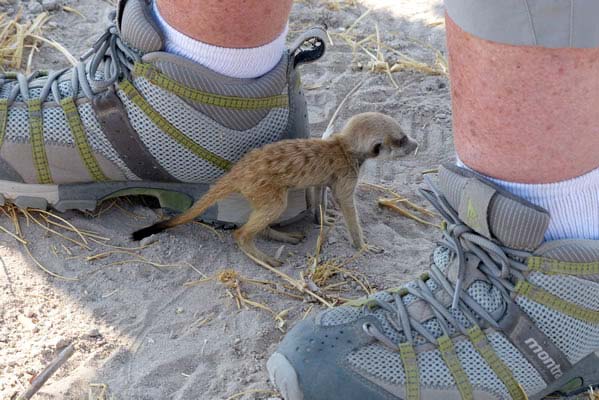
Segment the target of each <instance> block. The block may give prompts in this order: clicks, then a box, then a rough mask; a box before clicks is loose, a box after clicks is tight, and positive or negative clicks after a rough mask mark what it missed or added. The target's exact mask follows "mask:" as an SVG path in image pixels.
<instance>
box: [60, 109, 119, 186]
mask: <svg viewBox="0 0 599 400" xmlns="http://www.w3.org/2000/svg"><path fill="white" fill-rule="evenodd" d="M60 105H61V106H62V110H63V112H64V115H65V116H66V118H67V122H68V124H69V128H70V129H71V133H72V134H73V139H75V145H76V146H77V150H78V151H79V155H80V156H81V160H82V161H83V163H84V164H85V167H86V168H87V170H88V172H89V175H90V176H91V177H92V179H94V180H95V181H98V182H100V181H107V180H108V178H107V177H106V175H104V172H102V168H100V164H98V160H96V157H95V156H94V152H93V150H92V148H91V147H90V145H89V142H88V140H87V135H86V134H85V128H84V127H83V123H82V122H81V117H80V116H79V110H78V109H77V104H75V100H73V98H72V97H65V98H64V99H62V100H61V101H60Z"/></svg>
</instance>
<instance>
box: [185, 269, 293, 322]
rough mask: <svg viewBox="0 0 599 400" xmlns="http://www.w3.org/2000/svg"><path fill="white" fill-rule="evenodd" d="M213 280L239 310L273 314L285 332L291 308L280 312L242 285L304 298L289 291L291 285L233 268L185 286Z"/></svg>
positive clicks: (187, 283)
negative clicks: (246, 290)
mask: <svg viewBox="0 0 599 400" xmlns="http://www.w3.org/2000/svg"><path fill="white" fill-rule="evenodd" d="M211 281H213V282H217V283H219V284H221V285H222V286H223V287H224V288H225V290H226V293H227V295H228V296H229V297H230V298H232V299H233V300H234V301H235V304H236V305H237V308H238V309H239V310H241V309H242V308H246V309H247V308H257V309H259V310H263V311H266V312H268V313H269V314H271V315H272V316H273V318H274V320H275V323H276V327H277V329H279V330H280V331H281V332H284V327H285V325H286V320H285V318H286V317H287V314H288V313H289V310H288V309H287V310H283V311H280V312H275V311H274V310H273V309H272V308H270V307H269V306H267V305H266V304H263V303H260V302H258V301H254V300H252V299H250V298H249V296H248V295H247V294H246V293H245V292H244V291H243V288H242V285H254V286H259V287H260V288H262V289H263V290H267V291H270V292H274V293H277V294H280V295H284V296H288V297H292V298H295V299H299V300H302V297H300V296H297V295H294V294H293V293H289V292H288V291H289V290H292V288H290V287H289V286H287V287H285V286H281V285H279V284H277V283H275V282H271V281H266V280H257V279H251V278H246V277H244V276H242V275H240V274H239V273H238V272H237V271H235V270H233V269H225V270H222V271H221V272H219V273H218V274H216V275H214V276H211V277H207V278H203V279H199V280H196V281H190V282H186V283H185V284H184V286H186V287H191V286H197V285H200V284H203V283H206V282H211Z"/></svg>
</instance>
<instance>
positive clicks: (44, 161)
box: [27, 99, 53, 184]
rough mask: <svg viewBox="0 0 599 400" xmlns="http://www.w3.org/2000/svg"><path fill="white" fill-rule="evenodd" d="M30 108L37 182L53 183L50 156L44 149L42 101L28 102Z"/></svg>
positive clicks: (30, 126)
mask: <svg viewBox="0 0 599 400" xmlns="http://www.w3.org/2000/svg"><path fill="white" fill-rule="evenodd" d="M27 105H28V108H29V134H30V135H31V151H32V152H33V162H34V164H35V169H36V171H37V180H38V183H41V184H50V183H53V181H52V175H51V174H50V165H49V164H48V156H47V155H46V148H45V147H44V129H43V126H42V102H41V100H40V99H31V100H27Z"/></svg>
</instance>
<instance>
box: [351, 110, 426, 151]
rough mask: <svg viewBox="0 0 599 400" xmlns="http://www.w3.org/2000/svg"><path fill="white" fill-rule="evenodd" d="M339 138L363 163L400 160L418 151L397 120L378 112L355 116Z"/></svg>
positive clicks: (416, 144)
mask: <svg viewBox="0 0 599 400" xmlns="http://www.w3.org/2000/svg"><path fill="white" fill-rule="evenodd" d="M339 137H340V138H341V139H342V140H343V142H344V143H345V146H346V148H347V150H348V151H350V152H351V153H353V154H354V155H356V156H358V157H359V158H361V159H363V160H366V159H369V158H378V159H389V158H396V157H401V156H405V155H408V154H411V153H413V152H414V151H415V150H416V148H417V147H418V143H416V141H415V140H414V139H412V138H411V137H409V136H408V135H406V134H405V133H404V131H403V130H402V129H401V127H400V126H399V123H398V122H397V121H396V120H395V119H393V118H391V117H389V116H388V115H385V114H381V113H378V112H366V113H362V114H358V115H355V116H353V117H352V118H351V119H350V120H349V121H348V122H347V124H346V125H345V127H344V128H343V130H342V131H341V132H340V135H339Z"/></svg>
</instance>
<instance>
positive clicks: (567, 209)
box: [457, 159, 599, 240]
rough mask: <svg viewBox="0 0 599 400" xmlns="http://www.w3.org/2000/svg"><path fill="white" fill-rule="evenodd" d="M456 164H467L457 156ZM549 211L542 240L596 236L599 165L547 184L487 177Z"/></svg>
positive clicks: (597, 225)
mask: <svg viewBox="0 0 599 400" xmlns="http://www.w3.org/2000/svg"><path fill="white" fill-rule="evenodd" d="M457 164H458V165H459V166H461V167H465V168H469V167H468V166H467V165H464V163H462V161H461V160H459V159H458V161H457ZM488 179H489V180H491V181H492V182H495V183H496V184H497V185H499V186H500V187H502V188H503V189H505V190H507V191H508V192H510V193H513V194H514V195H516V196H518V197H522V198H523V199H526V200H528V201H530V202H531V203H533V204H536V205H538V206H540V207H543V208H544V209H546V210H547V211H549V214H550V215H551V221H550V222H549V228H548V229H547V233H545V240H558V239H594V240H597V239H599V168H598V169H595V170H593V171H591V172H589V173H586V174H584V175H582V176H579V177H577V178H573V179H569V180H566V181H561V182H556V183H547V184H524V183H514V182H507V181H502V180H500V179H495V178H488Z"/></svg>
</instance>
